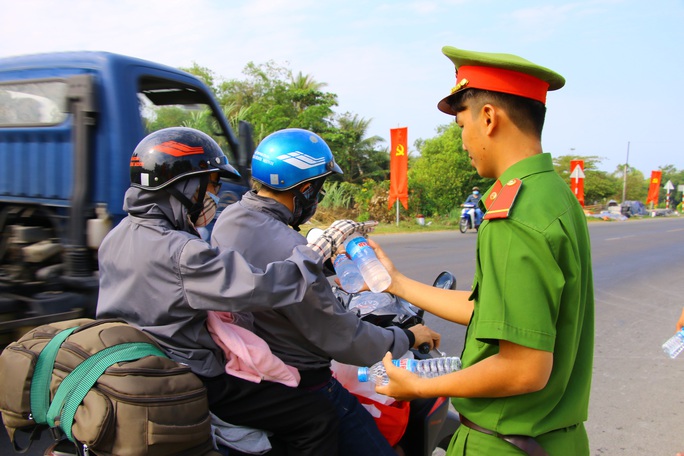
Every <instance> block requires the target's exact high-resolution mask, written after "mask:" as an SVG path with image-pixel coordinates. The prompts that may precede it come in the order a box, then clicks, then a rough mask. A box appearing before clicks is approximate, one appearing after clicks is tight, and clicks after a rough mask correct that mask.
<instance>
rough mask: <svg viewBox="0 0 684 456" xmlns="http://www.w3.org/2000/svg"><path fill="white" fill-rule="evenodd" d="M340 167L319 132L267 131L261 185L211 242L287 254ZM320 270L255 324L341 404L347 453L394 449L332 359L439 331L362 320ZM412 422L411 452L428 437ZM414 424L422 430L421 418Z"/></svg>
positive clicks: (314, 387)
mask: <svg viewBox="0 0 684 456" xmlns="http://www.w3.org/2000/svg"><path fill="white" fill-rule="evenodd" d="M333 173H337V174H341V173H342V170H341V169H340V167H339V166H338V165H337V164H336V163H335V160H334V158H333V155H332V152H331V151H330V148H329V147H328V145H327V144H326V143H325V141H324V140H323V139H322V138H321V137H320V136H318V135H316V134H315V133H312V132H310V131H307V130H302V129H296V128H289V129H285V130H280V131H277V132H275V133H273V134H271V135H269V136H267V137H266V138H265V139H264V140H263V141H262V142H261V143H260V144H259V145H258V146H257V149H256V151H255V153H254V157H253V159H252V177H253V180H254V183H255V184H254V190H252V191H251V192H248V193H246V194H244V195H243V197H242V199H241V200H240V201H239V202H237V203H235V204H233V205H232V206H229V207H228V208H226V209H225V210H223V212H222V213H221V215H220V216H219V217H218V219H217V221H216V225H215V227H214V230H213V233H212V245H214V246H217V247H219V248H220V249H230V250H237V251H238V252H240V253H241V254H242V255H244V256H245V258H246V259H247V260H248V261H249V262H251V263H252V264H254V265H255V266H257V267H260V266H264V265H266V264H268V263H269V262H272V261H277V260H281V259H284V258H286V257H287V252H289V251H291V250H292V248H293V247H295V246H298V245H304V244H306V242H307V241H306V238H305V237H304V236H302V235H301V234H300V233H299V232H298V231H299V228H300V225H302V224H303V223H306V222H307V221H308V220H309V219H310V218H311V217H312V216H313V215H314V213H315V212H316V209H317V205H318V202H319V201H321V199H322V198H323V195H324V192H323V189H322V188H323V183H324V181H325V179H326V178H327V177H328V176H329V175H331V174H333ZM290 227H291V228H290ZM317 274H318V278H317V280H316V285H315V286H314V288H313V289H312V291H313V292H312V293H308V294H306V295H305V296H304V297H303V300H302V302H301V303H299V304H298V305H296V306H289V307H288V308H285V307H281V308H279V309H272V310H267V311H263V312H255V313H254V314H253V318H254V327H255V332H256V333H257V334H258V335H259V336H261V337H262V338H263V339H264V340H265V341H266V342H267V343H268V345H269V346H270V348H271V350H272V351H273V353H274V354H275V355H277V356H278V357H279V358H280V359H282V360H283V361H284V362H285V363H286V364H288V365H290V366H294V367H296V368H297V369H298V370H299V373H300V376H301V382H300V385H299V387H300V388H302V389H308V390H311V391H318V392H321V393H323V394H325V395H326V396H327V397H328V399H329V400H330V402H331V403H333V404H334V406H335V407H336V408H337V410H338V413H339V415H340V454H349V455H352V454H353V455H357V456H359V455H375V456H377V455H381V454H395V453H394V451H393V450H392V448H391V447H390V446H389V444H388V442H387V440H386V439H385V438H384V437H383V436H382V434H381V433H380V432H379V430H378V428H377V426H376V424H375V422H374V419H373V418H372V416H371V415H370V413H369V412H368V411H367V410H366V409H365V408H363V406H361V404H360V403H359V402H358V400H357V399H356V398H355V397H354V396H353V395H352V394H351V393H350V392H349V391H348V390H346V389H345V388H344V387H343V386H342V385H341V384H340V383H339V382H338V381H337V380H336V379H335V378H333V377H332V373H331V370H330V366H331V360H332V359H335V360H337V361H339V362H341V363H346V364H353V365H360V366H369V365H372V364H373V363H375V362H377V361H379V360H380V359H381V358H382V356H383V355H384V354H385V353H386V352H388V351H390V352H391V353H392V355H393V356H395V357H396V358H398V357H401V356H402V355H404V354H405V353H406V351H407V350H408V349H409V348H411V347H418V346H419V345H421V344H422V343H428V344H429V345H430V346H431V347H433V346H436V345H439V340H440V336H439V334H437V333H435V332H434V331H432V330H430V329H429V328H428V327H426V326H424V325H416V326H414V327H412V328H410V329H409V330H404V329H400V328H397V327H389V328H381V327H379V326H376V325H374V324H371V323H368V322H366V321H363V320H361V319H360V318H359V317H358V316H357V314H356V313H354V312H352V311H348V310H347V309H345V308H344V306H343V305H342V304H341V303H340V302H339V301H338V299H337V298H336V297H335V295H334V293H333V290H332V287H331V285H330V283H329V282H328V279H327V277H326V276H325V274H324V273H323V272H322V271H320V270H318V271H317ZM432 403H433V401H432V400H430V401H429V402H425V401H422V402H421V403H416V404H415V407H414V404H412V405H411V408H414V409H415V414H416V416H418V415H419V414H420V413H426V412H427V411H423V410H422V408H421V406H423V407H425V406H426V405H428V406H429V407H431V405H432ZM428 411H429V408H428ZM409 427H410V428H411V430H407V434H405V436H404V437H405V438H404V439H402V441H401V442H400V445H401V446H402V448H403V449H404V451H405V452H406V453H407V454H419V452H420V451H421V450H417V451H411V448H410V447H409V444H410V443H412V444H414V445H416V446H418V445H419V444H420V442H422V440H421V439H420V436H416V435H415V434H414V435H412V436H410V432H412V431H413V429H414V427H413V426H411V425H410V424H409ZM415 428H420V429H421V430H422V421H421V426H415ZM416 432H418V431H416Z"/></svg>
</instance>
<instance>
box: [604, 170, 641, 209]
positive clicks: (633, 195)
mask: <svg viewBox="0 0 684 456" xmlns="http://www.w3.org/2000/svg"><path fill="white" fill-rule="evenodd" d="M613 178H614V179H615V181H616V187H617V189H616V190H615V192H614V193H613V195H612V196H611V198H612V199H614V200H616V201H622V193H623V191H624V193H625V201H642V202H644V201H646V196H647V194H648V183H647V181H645V180H644V174H643V173H642V172H641V171H639V170H638V169H636V168H632V167H631V166H629V165H628V166H627V181H626V182H625V165H618V166H617V168H615V171H614V172H613Z"/></svg>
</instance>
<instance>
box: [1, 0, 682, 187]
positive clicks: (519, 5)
mask: <svg viewBox="0 0 684 456" xmlns="http://www.w3.org/2000/svg"><path fill="white" fill-rule="evenodd" d="M0 11H2V15H1V16H0V56H9V55H17V54H24V53H35V52H48V51H61V50H83V49H88V50H105V51H110V52H118V53H122V54H128V55H133V56H135V57H140V58H144V59H149V60H154V61H158V62H161V63H164V64H167V65H171V66H190V65H191V64H192V63H193V62H196V63H197V64H199V65H201V66H205V67H208V68H210V69H211V70H213V71H214V72H215V73H216V74H217V75H218V76H221V77H223V78H227V79H230V78H240V77H242V70H243V68H244V67H245V65H246V64H247V63H248V62H250V61H252V62H255V63H257V64H258V63H264V62H267V61H269V60H272V61H274V62H275V63H277V64H279V65H284V66H287V67H289V68H290V69H292V70H293V71H294V72H299V71H302V72H303V73H305V74H310V75H312V76H313V77H314V78H315V79H316V80H318V81H320V82H325V83H327V84H328V86H327V87H326V90H327V91H330V92H333V93H336V94H337V95H338V99H339V106H338V107H337V108H336V110H337V111H338V112H340V113H341V112H345V111H350V112H352V113H356V114H358V115H359V116H361V117H363V118H366V119H372V122H371V125H370V129H369V133H370V134H371V135H378V136H381V137H383V138H385V139H386V140H389V129H390V128H394V127H399V126H407V127H408V134H409V143H410V144H412V143H413V142H414V141H415V140H416V139H418V138H423V139H427V138H430V137H432V136H434V135H435V129H436V128H437V127H438V126H439V125H443V124H447V123H449V122H451V121H453V119H452V118H450V117H449V116H446V115H445V114H442V113H440V112H439V111H437V109H436V104H437V102H438V100H439V99H441V98H442V97H443V96H445V95H446V94H448V93H449V90H450V88H451V87H452V86H453V84H454V71H453V66H452V64H451V62H450V61H449V60H448V59H447V58H446V57H444V55H443V54H442V53H441V48H442V46H444V45H450V46H455V47H459V48H463V49H469V50H478V51H487V52H506V53H511V54H517V55H520V56H522V57H525V58H527V59H528V60H531V61H533V62H535V63H538V64H540V65H543V66H546V67H549V68H551V69H553V70H555V71H557V72H559V73H561V74H562V75H563V76H565V78H566V80H567V84H566V86H565V87H564V88H563V89H561V90H560V91H557V92H551V93H550V94H549V97H548V102H547V106H548V114H547V121H546V127H545V130H544V136H543V145H544V149H545V151H547V152H551V153H552V154H553V155H554V156H558V155H567V154H578V155H584V156H589V155H596V156H600V157H604V160H603V161H602V163H601V164H600V168H601V169H603V170H606V171H609V172H613V171H615V169H616V168H617V167H618V166H620V165H621V164H623V163H624V162H625V160H626V159H627V153H628V144H629V164H630V165H631V166H633V167H635V168H637V169H638V170H640V171H642V172H643V173H644V174H645V175H646V176H647V177H648V176H649V175H650V172H651V170H655V169H658V167H659V166H664V165H668V164H670V165H674V166H675V167H676V168H677V169H680V170H681V169H684V145H683V143H682V138H681V136H682V134H681V133H682V131H683V130H684V123H683V122H682V115H681V114H682V111H683V110H684V95H683V93H684V91H683V90H682V86H683V85H684V76H683V75H684V49H682V47H684V32H683V31H682V29H683V28H684V27H683V24H684V0H653V1H650V2H645V1H637V0H576V1H567V2H565V1H562V0H560V1H555V2H551V1H548V0H547V1H537V0H522V1H513V0H425V1H410V0H406V1H404V0H394V1H389V0H386V1H384V2H374V1H369V0H345V1H336V0H333V1H321V0H317V1H316V0H301V1H298V0H289V1H288V0H248V1H242V0H238V1H229V0H225V1H218V0H143V1H139V0H100V1H95V0H60V1H54V0H22V1H16V0H0ZM412 149H413V148H412ZM681 184H684V182H683V183H681Z"/></svg>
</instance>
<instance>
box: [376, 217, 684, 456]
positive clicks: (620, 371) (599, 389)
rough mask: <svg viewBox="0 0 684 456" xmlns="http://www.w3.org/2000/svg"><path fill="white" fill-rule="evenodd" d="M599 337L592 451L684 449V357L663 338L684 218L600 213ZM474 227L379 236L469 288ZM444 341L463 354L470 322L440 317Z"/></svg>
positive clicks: (402, 254) (677, 300)
mask: <svg viewBox="0 0 684 456" xmlns="http://www.w3.org/2000/svg"><path fill="white" fill-rule="evenodd" d="M589 227H590V232H591V239H592V257H593V270H594V284H595V297H596V346H595V360H594V376H593V385H592V397H591V404H590V410H589V421H588V423H587V429H588V432H589V438H590V444H591V454H592V455H597V456H598V455H601V456H602V455H611V456H612V455H622V456H631V455H634V456H652V455H672V456H674V454H675V453H676V452H677V451H684V433H682V423H684V386H683V385H684V358H683V359H679V358H678V359H675V360H670V359H669V358H667V357H665V355H664V354H663V352H662V350H661V348H660V347H661V345H662V343H663V342H664V341H665V340H667V339H668V338H669V337H670V336H671V335H672V334H673V333H674V330H675V323H676V321H677V319H678V317H679V314H680V312H681V310H682V307H683V306H684V299H683V298H684V217H667V218H665V217H657V218H654V219H645V220H629V221H626V222H592V223H590V224H589ZM476 237H477V235H476V234H475V233H474V232H468V233H466V234H461V233H459V232H443V233H434V234H425V235H420V234H418V235H414V234H411V235H391V236H390V235H385V236H375V239H376V240H377V241H378V242H379V243H380V245H381V246H382V247H383V248H384V249H385V251H386V252H387V253H388V254H389V256H390V258H392V259H393V261H394V263H395V264H396V266H397V267H398V268H399V269H400V270H401V271H402V272H404V273H405V274H407V275H408V276H410V277H413V278H415V279H418V280H421V281H423V282H425V283H431V282H432V280H433V279H434V277H435V276H436V275H437V274H438V273H439V272H440V271H442V270H450V271H452V272H453V273H455V274H456V275H457V277H458V279H459V280H458V288H459V289H462V290H468V289H470V285H471V282H472V278H473V273H474V268H475V264H474V249H475V242H476ZM428 324H429V325H430V326H431V327H433V328H434V329H436V330H438V331H439V332H441V333H442V338H443V339H442V341H443V342H442V343H443V346H442V350H443V351H445V352H447V353H449V354H456V355H458V354H460V352H461V350H462V348H463V338H464V334H465V331H464V329H463V328H462V327H460V326H458V325H454V324H451V323H447V322H444V321H441V320H439V319H436V318H434V317H432V318H430V319H428Z"/></svg>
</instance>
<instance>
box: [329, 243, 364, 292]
mask: <svg viewBox="0 0 684 456" xmlns="http://www.w3.org/2000/svg"><path fill="white" fill-rule="evenodd" d="M333 267H334V268H335V273H336V274H337V278H338V279H340V286H341V287H342V289H343V290H345V291H346V292H348V293H356V292H358V291H359V290H360V289H361V288H363V283H364V281H363V276H362V275H361V271H359V268H358V267H356V264H354V262H353V261H352V260H351V258H349V256H348V255H347V254H346V253H341V254H339V255H337V256H336V257H335V261H333Z"/></svg>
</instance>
